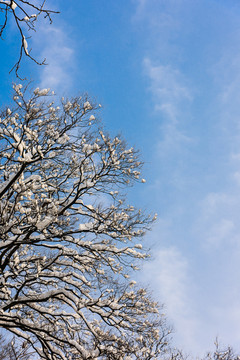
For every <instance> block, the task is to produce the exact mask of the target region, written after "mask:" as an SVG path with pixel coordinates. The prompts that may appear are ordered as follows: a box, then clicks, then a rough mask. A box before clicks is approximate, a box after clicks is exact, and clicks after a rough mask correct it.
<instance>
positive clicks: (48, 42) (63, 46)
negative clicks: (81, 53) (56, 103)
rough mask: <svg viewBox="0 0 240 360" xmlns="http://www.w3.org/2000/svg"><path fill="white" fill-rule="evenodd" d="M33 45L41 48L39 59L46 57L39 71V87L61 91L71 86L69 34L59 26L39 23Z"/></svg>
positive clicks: (71, 66)
mask: <svg viewBox="0 0 240 360" xmlns="http://www.w3.org/2000/svg"><path fill="white" fill-rule="evenodd" d="M34 46H37V47H38V48H39V49H41V55H40V58H41V59H46V63H47V65H46V66H42V67H41V69H40V72H39V78H40V84H39V86H40V87H47V88H48V87H50V88H52V89H54V90H57V91H58V90H60V92H61V93H63V92H64V91H66V90H68V89H69V88H70V87H71V84H72V82H73V79H74V76H73V73H74V68H75V58H74V45H73V44H72V42H71V39H70V35H68V33H67V31H66V30H64V28H63V27H62V26H61V27H60V26H55V25H54V24H53V25H48V24H41V27H40V28H39V30H38V33H37V36H35V37H34Z"/></svg>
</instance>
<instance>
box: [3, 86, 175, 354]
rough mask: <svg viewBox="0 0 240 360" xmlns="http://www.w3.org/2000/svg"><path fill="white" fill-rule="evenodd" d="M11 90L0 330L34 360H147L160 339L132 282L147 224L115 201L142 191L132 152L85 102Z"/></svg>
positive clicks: (149, 304) (163, 333) (161, 346)
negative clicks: (136, 186) (130, 189)
mask: <svg viewBox="0 0 240 360" xmlns="http://www.w3.org/2000/svg"><path fill="white" fill-rule="evenodd" d="M14 90H15V93H14V97H13V99H14V105H13V106H12V107H11V108H6V110H4V111H3V112H2V114H1V119H0V272H1V275H0V326H1V327H2V328H5V329H7V330H8V331H10V332H11V333H12V334H14V335H16V336H18V337H20V338H21V339H22V340H23V341H25V342H26V344H28V345H29V346H30V347H31V350H33V351H35V354H36V355H37V356H38V357H40V358H41V359H51V360H57V359H62V360H66V359H69V360H70V359H72V360H73V359H118V360H120V359H122V360H123V359H124V360H130V359H143V360H144V359H145V360H147V359H156V358H157V356H158V354H161V355H162V354H163V353H164V352H165V351H167V348H168V346H167V343H166V338H167V336H168V333H169V330H168V328H167V326H166V324H165V318H164V316H163V315H161V314H158V306H157V304H156V303H154V302H153V301H152V300H151V299H150V297H149V296H148V294H147V293H146V291H145V290H144V289H142V288H140V287H138V286H137V285H136V282H135V281H134V278H133V279H131V274H132V271H133V269H136V268H137V263H138V260H139V259H144V258H145V257H146V256H147V254H145V253H144V251H143V250H142V244H141V238H142V235H143V234H144V231H145V230H146V229H148V228H149V227H150V225H151V222H152V219H151V218H150V217H149V216H145V215H144V214H142V213H141V211H140V210H138V209H135V208H134V207H133V206H130V205H128V204H126V202H125V199H124V196H123V192H124V191H125V188H126V187H127V186H129V185H131V184H133V182H134V181H139V182H141V178H140V168H141V162H139V160H138V154H137V152H136V151H135V150H134V149H133V148H130V149H128V148H127V147H126V145H125V143H124V142H123V141H122V140H121V139H120V138H118V137H115V138H113V139H111V138H110V137H109V136H108V135H106V134H105V133H104V132H103V130H101V128H100V127H99V125H98V122H97V120H96V118H97V112H98V109H99V106H96V105H95V104H94V103H92V102H91V101H90V100H89V99H88V98H87V96H83V97H82V98H81V97H79V98H75V99H72V100H64V99H62V102H60V103H59V104H55V103H54V101H53V99H52V96H50V95H49V94H50V90H49V89H35V90H34V92H33V94H32V96H31V97H30V98H28V96H27V94H26V91H24V89H23V88H22V86H21V85H15V86H14ZM90 120H91V121H90Z"/></svg>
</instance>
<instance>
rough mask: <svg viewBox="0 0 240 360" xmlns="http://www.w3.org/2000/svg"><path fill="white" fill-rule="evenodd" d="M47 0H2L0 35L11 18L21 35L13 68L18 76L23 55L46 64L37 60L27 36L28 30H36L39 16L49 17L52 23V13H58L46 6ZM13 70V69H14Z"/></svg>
mask: <svg viewBox="0 0 240 360" xmlns="http://www.w3.org/2000/svg"><path fill="white" fill-rule="evenodd" d="M45 3H46V0H40V1H26V0H0V13H1V14H2V16H1V20H2V23H1V25H0V37H1V38H3V33H4V32H5V31H7V30H6V28H7V24H8V22H9V19H13V20H14V22H15V24H16V28H17V30H18V32H19V35H20V43H21V45H20V52H19V57H18V60H17V62H16V64H15V65H14V66H13V68H12V70H15V73H16V75H17V77H19V73H18V71H19V67H20V63H21V60H22V58H23V56H24V55H25V56H27V57H28V58H30V59H31V60H33V61H34V62H35V63H37V64H38V65H44V64H45V59H44V60H43V61H40V62H39V61H37V60H36V58H35V57H34V56H32V54H31V49H29V47H28V39H29V38H30V37H29V35H28V36H26V34H27V32H28V31H29V30H30V31H36V22H37V19H38V17H39V16H43V17H44V18H47V19H48V20H49V22H50V23H52V17H51V16H52V14H54V13H55V14H56V13H58V12H57V11H54V10H50V9H48V8H47V7H46V6H45ZM12 70H11V71H12Z"/></svg>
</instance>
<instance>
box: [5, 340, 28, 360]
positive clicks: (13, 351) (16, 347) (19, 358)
mask: <svg viewBox="0 0 240 360" xmlns="http://www.w3.org/2000/svg"><path fill="white" fill-rule="evenodd" d="M28 350H29V345H28V344H27V343H26V342H20V343H18V344H17V342H16V339H15V338H13V339H12V340H10V341H6V339H4V337H3V335H1V334H0V360H30V359H31V356H32V354H31V353H29V351H28Z"/></svg>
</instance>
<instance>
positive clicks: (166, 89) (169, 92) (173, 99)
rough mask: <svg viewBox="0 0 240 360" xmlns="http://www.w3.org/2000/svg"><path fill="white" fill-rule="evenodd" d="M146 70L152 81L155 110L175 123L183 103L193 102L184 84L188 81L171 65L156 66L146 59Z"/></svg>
mask: <svg viewBox="0 0 240 360" xmlns="http://www.w3.org/2000/svg"><path fill="white" fill-rule="evenodd" d="M144 69H145V72H146V74H147V76H148V77H149V79H150V90H151V93H152V96H153V99H154V103H155V110H156V111H162V112H164V113H165V114H166V115H167V117H168V118H169V119H170V120H171V121H172V122H174V123H175V122H176V121H177V115H178V114H179V110H180V109H179V107H180V106H181V105H182V102H183V101H185V100H188V101H191V100H192V95H191V93H190V91H189V89H188V87H187V86H186V85H185V84H184V82H186V80H185V79H184V77H183V75H182V74H181V72H180V71H179V70H178V69H176V68H173V67H172V66H170V65H166V66H164V65H154V64H153V62H152V61H151V60H150V59H149V58H146V59H144Z"/></svg>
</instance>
